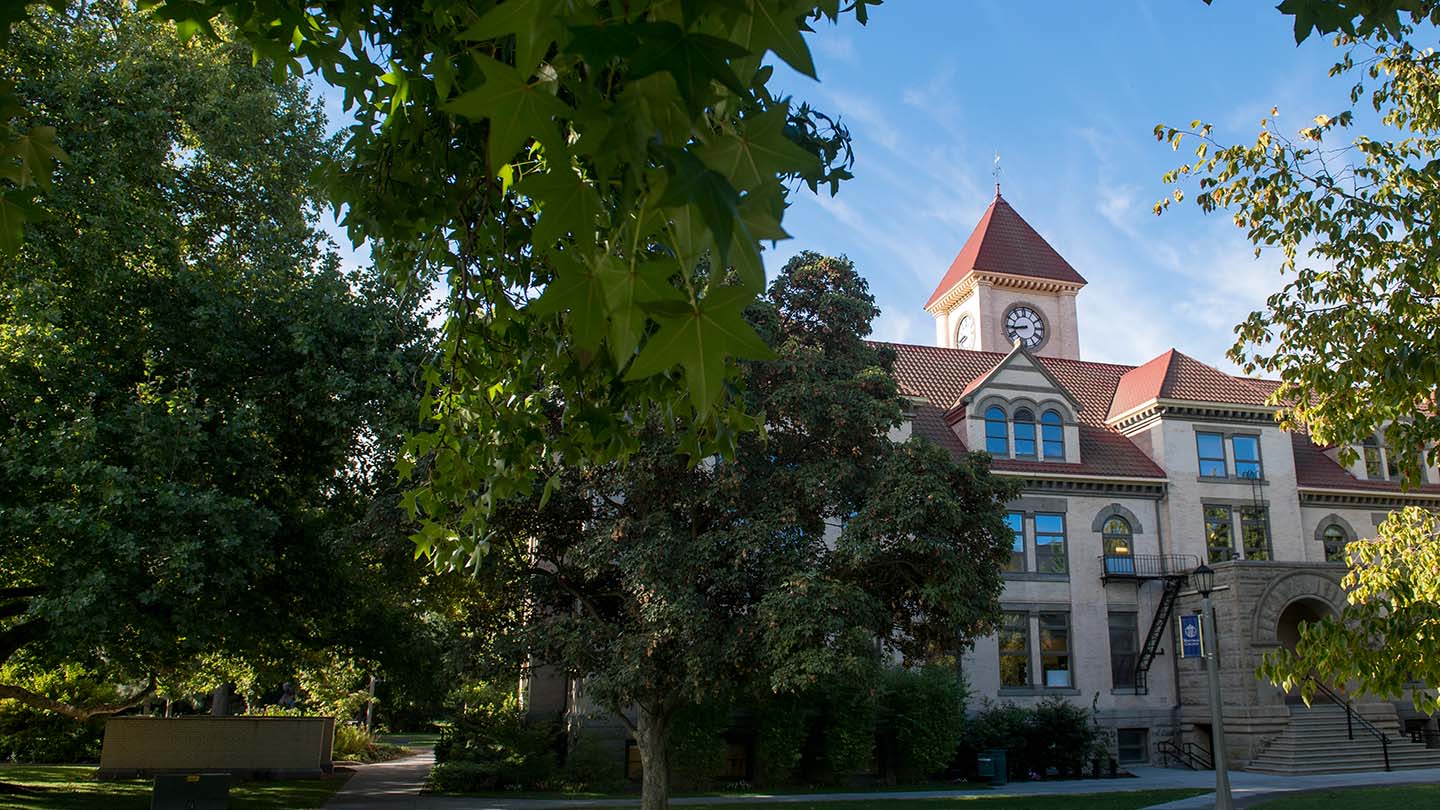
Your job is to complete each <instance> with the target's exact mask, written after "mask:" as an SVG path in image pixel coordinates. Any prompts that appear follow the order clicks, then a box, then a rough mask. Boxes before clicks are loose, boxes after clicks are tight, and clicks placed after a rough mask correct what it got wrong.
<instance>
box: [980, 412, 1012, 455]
mask: <svg viewBox="0 0 1440 810" xmlns="http://www.w3.org/2000/svg"><path fill="white" fill-rule="evenodd" d="M985 452H987V453H989V454H990V455H992V456H995V457H997V458H1009V456H1010V424H1009V420H1007V419H1006V417H1005V409H1004V408H1002V407H1000V406H999V405H991V406H990V407H989V408H986V409H985Z"/></svg>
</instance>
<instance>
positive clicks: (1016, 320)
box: [1005, 307, 1045, 349]
mask: <svg viewBox="0 0 1440 810" xmlns="http://www.w3.org/2000/svg"><path fill="white" fill-rule="evenodd" d="M1005 334H1006V335H1008V336H1009V337H1010V340H1011V341H1012V342H1013V341H1016V340H1018V341H1020V344H1021V345H1022V346H1024V347H1025V348H1027V349H1033V348H1035V347H1037V346H1039V345H1040V344H1041V343H1044V342H1045V319H1044V318H1042V317H1040V313H1038V312H1036V311H1035V310H1033V309H1031V308H1030V307H1015V308H1014V309H1012V310H1010V311H1009V312H1007V313H1006V314H1005Z"/></svg>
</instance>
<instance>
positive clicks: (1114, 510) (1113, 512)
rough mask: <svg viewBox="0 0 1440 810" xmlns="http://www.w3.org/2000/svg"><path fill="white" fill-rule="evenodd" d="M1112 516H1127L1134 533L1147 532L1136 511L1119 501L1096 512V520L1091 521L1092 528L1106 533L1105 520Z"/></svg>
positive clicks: (1127, 521)
mask: <svg viewBox="0 0 1440 810" xmlns="http://www.w3.org/2000/svg"><path fill="white" fill-rule="evenodd" d="M1112 517H1122V518H1125V522H1126V523H1129V524H1130V531H1131V532H1132V533H1133V534H1144V533H1145V527H1144V526H1142V525H1141V524H1140V518H1138V517H1136V516H1135V513H1134V512H1131V511H1130V510H1129V509H1126V508H1125V507H1123V506H1121V505H1120V504H1118V503H1112V504H1110V505H1109V506H1107V507H1105V508H1104V509H1101V510H1100V511H1099V512H1096V513H1095V520H1093V521H1091V522H1090V530H1091V531H1093V532H1095V533H1096V534H1104V533H1105V521H1107V520H1109V519H1110V518H1112Z"/></svg>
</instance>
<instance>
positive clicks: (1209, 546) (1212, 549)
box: [1205, 506, 1235, 563]
mask: <svg viewBox="0 0 1440 810" xmlns="http://www.w3.org/2000/svg"><path fill="white" fill-rule="evenodd" d="M1205 554H1206V557H1207V559H1208V561H1209V562H1212V563H1216V562H1225V561H1226V560H1233V559H1235V537H1234V528H1233V527H1232V526H1231V524H1230V507H1228V506H1207V507H1205Z"/></svg>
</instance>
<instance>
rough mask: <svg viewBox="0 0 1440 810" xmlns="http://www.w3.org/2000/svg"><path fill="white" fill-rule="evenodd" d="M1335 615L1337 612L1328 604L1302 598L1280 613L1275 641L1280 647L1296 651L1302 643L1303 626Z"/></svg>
mask: <svg viewBox="0 0 1440 810" xmlns="http://www.w3.org/2000/svg"><path fill="white" fill-rule="evenodd" d="M1334 615H1335V610H1334V609H1333V608H1332V607H1331V606H1330V604H1329V603H1328V602H1325V601H1323V600H1320V599H1314V598H1310V597H1303V596H1302V597H1300V598H1299V599H1296V600H1295V601H1293V602H1291V603H1290V604H1288V605H1286V606H1285V608H1284V609H1283V610H1281V611H1280V618H1278V619H1276V620H1275V640H1276V641H1278V642H1279V643H1280V646H1282V647H1285V648H1287V649H1290V650H1294V649H1295V645H1296V643H1298V642H1299V641H1300V626H1301V625H1304V624H1309V623H1310V622H1318V621H1320V620H1321V619H1323V618H1325V617H1327V616H1334Z"/></svg>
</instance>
